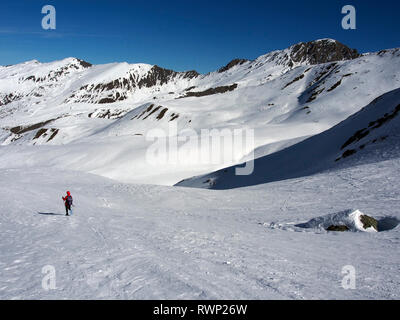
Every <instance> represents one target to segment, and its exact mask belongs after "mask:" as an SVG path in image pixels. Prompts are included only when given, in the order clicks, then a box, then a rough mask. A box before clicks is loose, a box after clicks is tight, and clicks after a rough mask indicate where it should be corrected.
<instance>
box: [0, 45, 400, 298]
mask: <svg viewBox="0 0 400 320" xmlns="http://www.w3.org/2000/svg"><path fill="white" fill-rule="evenodd" d="M399 114H400V49H391V50H383V51H380V52H377V53H368V54H362V55H360V54H358V53H357V52H356V51H354V50H352V49H349V48H348V47H346V46H344V45H342V44H340V43H338V42H337V41H334V40H330V39H323V40H319V41H314V42H310V43H300V44H297V45H294V46H292V47H290V48H288V49H285V50H280V51H275V52H272V53H269V54H267V55H264V56H261V57H259V58H258V59H256V60H254V61H249V60H244V59H235V60H233V61H231V62H230V63H228V64H227V65H226V66H224V67H222V68H220V69H219V70H217V71H215V72H212V73H209V74H205V75H201V74H198V73H196V72H195V71H189V72H175V71H170V70H165V69H162V68H160V67H158V66H151V65H145V64H134V65H130V64H127V63H114V64H107V65H97V66H96V65H91V64H90V63H88V62H85V61H82V60H79V59H75V58H68V59H65V60H62V61H57V62H52V63H43V64H42V63H39V62H37V61H29V62H26V63H23V64H18V65H14V66H6V67H0V144H1V145H0V181H1V182H2V183H0V268H1V272H0V299H398V298H399V292H400V291H399V287H400V273H399V272H398V271H399V265H400V256H399V254H398V252H399V251H398V247H399V239H400V227H399V223H400V211H399V210H397V208H399V206H400V199H399V196H398V194H399V192H398V189H399V188H398V181H399V180H400V139H399V138H400V118H399ZM171 128H173V129H175V131H174V130H171ZM202 129H209V130H210V129H217V130H228V132H234V130H237V129H253V130H254V140H255V141H254V145H251V144H250V145H249V146H247V148H235V147H234V146H230V145H229V144H228V151H230V152H231V153H232V154H233V155H234V156H235V157H234V158H233V159H231V160H229V161H228V160H225V161H222V162H215V163H213V162H207V161H206V162H201V161H199V159H198V151H199V149H200V148H201V145H200V144H198V143H196V142H202V140H201V137H199V136H197V133H199V132H200V131H201V130H202ZM158 133H161V134H160V136H162V133H165V136H163V137H162V138H160V141H161V142H165V141H167V140H168V142H169V140H170V139H171V141H175V140H174V139H175V138H177V139H178V138H179V139H181V138H185V137H186V138H187V137H190V138H193V141H192V143H190V144H188V141H189V140H184V141H182V140H179V139H178V141H177V143H179V145H180V146H181V147H182V149H180V150H183V153H182V154H183V156H184V157H183V158H184V160H185V162H179V161H178V162H174V161H171V162H168V161H161V162H160V163H152V162H149V159H148V157H147V154H148V151H149V150H151V149H152V146H154V140H151V137H153V138H154V136H155V134H156V135H157V134H158ZM193 142H194V143H193ZM183 147H184V148H183ZM229 148H231V149H229ZM222 149H226V148H225V142H224V148H222ZM209 152H210V151H209ZM214 152H219V150H212V152H210V153H214ZM168 153H169V152H168V150H163V149H159V150H158V156H159V157H160V159H164V158H163V156H167V155H168ZM254 157H255V158H256V159H255V165H254V170H255V171H254V173H253V174H252V175H249V176H236V175H235V174H234V173H235V165H238V164H241V163H243V162H245V161H249V160H251V159H253V158H254ZM239 166H240V165H239ZM210 172H212V173H210ZM193 176H196V177H195V178H191V177H193ZM109 178H113V179H114V180H113V179H109ZM182 179H185V180H184V181H182V182H181V183H179V184H178V185H179V186H187V187H195V188H176V187H169V186H168V187H167V186H162V185H148V184H149V183H157V184H167V185H172V184H176V183H177V182H178V181H180V180H182ZM125 182H128V183H125ZM131 182H141V184H139V183H131ZM240 187H245V188H240ZM202 188H209V189H229V190H218V191H215V190H203V189H202ZM66 190H70V191H71V193H72V196H73V199H74V200H73V201H74V202H73V203H74V207H73V214H72V216H68V217H67V216H64V215H65V208H64V204H63V202H62V199H61V196H62V195H64V194H65V191H66ZM364 219H367V220H369V221H371V220H372V221H373V222H374V225H375V227H373V228H371V226H368V225H365V224H364V222H363V221H364ZM335 230H342V231H343V230H347V232H342V233H339V232H336V231H335ZM349 268H350V269H351V270H354V272H355V274H354V277H353V278H352V275H351V272H350V271H349ZM46 270H53V271H54V272H53V274H52V277H53V278H52V280H54V282H53V284H54V286H53V287H52V288H49V286H46V284H48V283H46V281H47V280H48V276H49V275H51V273H50V274H47V273H46ZM349 277H350V280H352V282H354V287H355V288H356V290H348V288H349V286H348V283H347V282H346V281H347V280H348V279H349ZM346 285H347V286H346Z"/></svg>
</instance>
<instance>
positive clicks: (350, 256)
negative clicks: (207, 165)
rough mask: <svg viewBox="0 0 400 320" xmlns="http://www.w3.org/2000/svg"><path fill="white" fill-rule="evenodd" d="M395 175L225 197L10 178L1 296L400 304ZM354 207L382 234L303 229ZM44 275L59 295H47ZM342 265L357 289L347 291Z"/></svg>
mask: <svg viewBox="0 0 400 320" xmlns="http://www.w3.org/2000/svg"><path fill="white" fill-rule="evenodd" d="M399 169H400V161H399V159H398V158H396V159H391V160H388V161H383V162H380V163H375V164H366V165H360V166H355V167H351V168H348V169H343V170H341V171H340V172H325V173H323V174H318V175H314V176H309V177H303V178H299V179H293V180H287V181H281V182H275V183H270V184H267V185H260V186H256V187H251V188H245V189H235V190H229V191H212V190H201V189H191V188H189V189H186V188H171V187H163V186H150V185H129V184H122V183H118V182H115V181H112V180H108V179H105V178H102V177H98V176H94V175H89V174H83V173H77V172H70V171H60V170H57V171H54V170H51V169H48V168H31V169H3V170H1V171H0V177H1V178H0V179H1V181H2V184H1V185H0V230H1V232H0V240H1V241H0V268H1V270H2V272H1V273H0V298H1V299H399V290H398V289H399V285H400V272H399V265H400V256H399V254H398V246H399V239H400V233H399V232H400V229H399V227H398V226H397V224H398V221H399V220H400V214H399V211H398V210H397V208H399V205H400V203H399V197H398V188H397V181H398V180H399V178H400V177H399V172H400V170H399ZM66 188H68V189H69V190H70V191H71V192H72V195H73V197H74V202H75V207H74V215H73V216H72V217H66V216H64V215H63V214H64V209H63V204H62V201H61V195H63V193H64V192H65V189H66ZM349 208H356V209H359V210H360V211H362V212H363V213H365V214H368V215H370V216H373V217H375V218H377V219H378V220H382V221H386V222H388V221H389V222H390V223H389V226H388V228H387V230H386V231H384V232H378V233H377V232H375V233H367V232H349V233H336V232H332V233H331V232H326V231H323V230H320V229H317V228H316V229H313V228H302V227H299V226H298V225H300V224H302V223H304V222H306V221H308V220H310V219H313V218H317V217H319V216H323V215H326V214H332V213H335V212H340V211H343V210H346V209H349ZM46 265H51V266H53V267H54V268H55V270H56V289H55V290H50V291H46V290H44V289H43V288H42V285H41V283H42V279H43V277H44V276H45V275H44V274H42V268H43V267H44V266H46ZM347 265H352V266H354V268H355V270H356V289H355V290H345V289H343V288H342V286H341V281H342V279H343V277H344V275H343V274H342V273H341V272H342V268H343V267H344V266H347Z"/></svg>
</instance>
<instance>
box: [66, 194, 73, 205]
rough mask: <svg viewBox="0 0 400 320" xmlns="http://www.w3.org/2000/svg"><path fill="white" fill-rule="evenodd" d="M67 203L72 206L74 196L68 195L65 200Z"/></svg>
mask: <svg viewBox="0 0 400 320" xmlns="http://www.w3.org/2000/svg"><path fill="white" fill-rule="evenodd" d="M65 203H66V204H67V205H68V206H69V207H70V206H72V197H71V196H67V199H66V200H65Z"/></svg>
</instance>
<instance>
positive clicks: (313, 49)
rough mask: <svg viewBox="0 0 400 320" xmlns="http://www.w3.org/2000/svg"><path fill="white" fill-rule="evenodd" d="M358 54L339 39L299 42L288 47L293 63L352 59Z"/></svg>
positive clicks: (316, 62) (314, 63)
mask: <svg viewBox="0 0 400 320" xmlns="http://www.w3.org/2000/svg"><path fill="white" fill-rule="evenodd" d="M360 56H361V55H360V54H359V53H358V51H357V50H356V49H351V48H349V47H347V46H346V45H344V44H342V43H340V42H339V41H336V40H332V39H321V40H316V41H310V42H300V43H298V44H295V45H293V46H292V47H290V58H291V60H292V61H293V62H295V63H308V64H311V65H316V64H321V63H328V62H334V61H344V60H353V59H356V58H358V57H360Z"/></svg>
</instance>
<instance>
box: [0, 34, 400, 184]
mask: <svg viewBox="0 0 400 320" xmlns="http://www.w3.org/2000/svg"><path fill="white" fill-rule="evenodd" d="M399 70H400V49H391V50H383V51H380V52H377V53H368V54H359V53H357V51H356V50H353V49H350V48H348V47H346V46H345V45H343V44H341V43H339V42H337V41H335V40H331V39H322V40H317V41H313V42H309V43H299V44H296V45H293V46H291V47H290V48H287V49H285V50H278V51H274V52H271V53H268V54H266V55H264V56H261V57H259V58H257V59H256V60H254V61H249V60H244V59H235V60H233V61H231V62H230V63H228V64H227V65H226V66H224V67H222V68H220V69H219V70H217V71H215V72H211V73H208V74H204V75H202V74H198V73H197V72H196V71H188V72H175V71H172V70H166V69H163V68H161V67H159V66H152V65H146V64H127V63H112V64H107V65H91V64H90V63H88V62H85V61H82V60H79V59H75V58H68V59H64V60H62V61H56V62H52V63H39V62H37V61H29V62H26V63H23V64H18V65H13V66H5V67H0V128H1V129H0V143H1V144H2V147H1V148H2V149H3V150H4V152H2V153H1V155H0V166H3V167H8V166H10V165H11V164H12V165H13V166H26V165H32V166H38V165H39V166H49V165H50V166H54V167H58V168H61V167H62V168H64V167H66V166H67V167H69V168H73V169H75V170H81V171H86V172H91V173H96V174H100V175H103V176H106V177H110V178H114V179H118V180H121V181H125V182H142V183H159V184H169V185H171V184H174V183H176V182H178V181H180V180H182V179H185V178H188V177H191V176H195V175H200V174H205V173H207V172H211V171H214V170H217V169H220V168H224V167H227V166H230V165H234V164H237V163H240V162H242V161H243V160H247V159H249V157H251V156H250V155H251V154H252V152H253V151H254V153H255V155H256V157H261V156H265V155H267V154H270V153H273V152H277V151H279V150H281V149H283V148H286V147H288V146H290V145H292V144H295V143H298V142H300V141H302V140H304V139H306V138H307V137H309V136H312V135H315V134H318V133H321V132H323V131H325V130H327V129H329V128H331V127H332V126H334V125H336V124H338V123H339V122H341V121H343V120H344V119H346V118H347V117H349V116H350V115H352V114H354V113H355V112H357V111H359V110H360V109H361V108H363V107H364V106H366V105H367V104H369V103H370V102H371V101H373V100H374V99H376V98H377V97H379V96H381V95H382V94H384V93H386V92H389V91H391V90H394V89H396V88H398V87H400V71H399ZM171 124H176V126H177V130H178V132H182V130H192V131H194V132H200V131H201V130H202V129H219V130H222V129H229V130H232V131H233V130H235V129H252V130H254V135H255V144H254V146H252V147H251V149H249V148H242V149H235V148H232V150H231V151H232V153H233V157H232V159H230V160H226V161H225V160H224V161H222V162H218V163H209V162H208V163H200V162H199V160H198V158H197V157H196V156H195V155H194V154H195V153H196V151H198V146H197V145H196V144H194V145H192V146H189V147H188V150H187V154H191V156H188V157H186V158H187V159H186V161H185V163H184V164H182V163H166V164H164V165H154V164H151V163H149V161H148V160H147V158H146V154H147V151H148V150H149V147H150V146H151V145H152V143H153V141H151V140H149V139H148V134H149V132H151V130H154V129H161V130H163V131H164V132H167V135H171V134H172V135H174V134H175V133H174V132H172V133H171V132H170V131H168V130H169V128H170V126H171ZM11 153H13V154H15V155H17V157H19V158H18V161H17V162H15V157H9V154H11Z"/></svg>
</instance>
